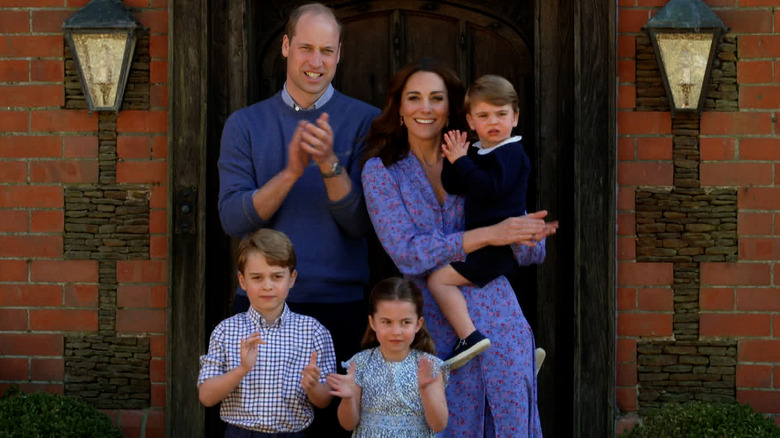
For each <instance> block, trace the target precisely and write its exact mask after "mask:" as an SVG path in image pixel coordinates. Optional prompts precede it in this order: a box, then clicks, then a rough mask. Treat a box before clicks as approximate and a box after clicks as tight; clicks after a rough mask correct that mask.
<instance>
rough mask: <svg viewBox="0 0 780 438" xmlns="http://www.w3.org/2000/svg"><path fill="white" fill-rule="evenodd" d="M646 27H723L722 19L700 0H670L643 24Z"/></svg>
mask: <svg viewBox="0 0 780 438" xmlns="http://www.w3.org/2000/svg"><path fill="white" fill-rule="evenodd" d="M645 27H646V28H647V29H658V28H664V29H669V28H671V29H712V28H725V27H726V26H725V25H724V24H723V21H722V20H721V19H720V17H718V16H717V15H716V14H715V13H714V12H712V9H710V8H709V7H708V6H707V5H706V4H704V2H702V1H701V0H670V1H669V3H667V4H666V6H664V7H663V8H661V10H660V11H658V13H657V14H655V15H654V16H653V18H651V19H650V20H649V21H648V22H647V24H646V25H645Z"/></svg>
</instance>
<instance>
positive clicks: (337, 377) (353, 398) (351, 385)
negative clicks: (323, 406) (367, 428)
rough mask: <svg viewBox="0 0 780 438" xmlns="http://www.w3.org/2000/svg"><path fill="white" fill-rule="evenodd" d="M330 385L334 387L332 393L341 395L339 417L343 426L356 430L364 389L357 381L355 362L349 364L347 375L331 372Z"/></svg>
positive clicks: (329, 376)
mask: <svg viewBox="0 0 780 438" xmlns="http://www.w3.org/2000/svg"><path fill="white" fill-rule="evenodd" d="M328 386H330V387H331V388H333V390H332V391H331V392H330V393H331V395H335V396H337V397H341V403H339V409H338V417H339V423H340V424H341V427H343V428H344V429H346V430H355V428H356V427H357V425H358V424H359V423H360V398H361V397H362V395H363V390H362V389H361V388H360V386H359V385H358V384H357V383H355V362H352V363H351V364H350V365H349V371H348V372H347V375H341V374H329V375H328Z"/></svg>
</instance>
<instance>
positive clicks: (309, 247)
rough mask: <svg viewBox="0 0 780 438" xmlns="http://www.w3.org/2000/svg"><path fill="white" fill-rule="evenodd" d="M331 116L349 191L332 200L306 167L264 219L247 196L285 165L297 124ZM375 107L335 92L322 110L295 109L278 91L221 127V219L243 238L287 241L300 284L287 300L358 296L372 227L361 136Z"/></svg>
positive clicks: (230, 231) (365, 276)
mask: <svg viewBox="0 0 780 438" xmlns="http://www.w3.org/2000/svg"><path fill="white" fill-rule="evenodd" d="M323 112H327V113H328V114H329V116H330V121H329V123H330V125H331V127H332V128H333V133H334V137H335V138H334V144H333V149H334V151H335V152H336V155H337V156H338V158H339V161H340V162H341V164H342V165H343V166H344V168H345V171H347V172H348V173H349V175H350V178H351V179H352V191H351V192H350V193H349V194H348V195H347V196H346V197H345V198H344V199H342V200H340V201H338V202H331V201H329V200H328V195H327V192H326V190H325V183H324V182H323V180H322V176H321V175H320V171H319V167H317V166H316V164H314V162H310V164H309V166H308V167H307V168H306V170H305V171H304V173H303V176H301V178H300V179H299V180H298V181H297V182H296V183H295V185H294V186H293V187H292V190H291V191H290V193H289V194H288V195H287V198H285V200H284V202H283V203H282V205H281V206H280V207H279V210H277V212H276V213H275V214H274V215H273V217H271V218H270V220H267V221H265V220H263V219H262V218H260V216H259V215H258V214H257V211H256V210H255V209H254V206H253V205H252V194H253V193H254V191H255V190H256V189H258V188H259V187H262V186H263V185H264V184H265V183H266V182H268V181H269V180H270V179H271V178H273V177H274V176H275V175H276V174H277V173H279V172H280V171H281V170H282V169H284V168H285V167H286V165H287V146H288V144H289V143H290V140H291V139H292V135H293V132H294V131H295V128H296V126H297V124H298V121H299V120H308V121H310V122H314V121H315V120H317V118H318V117H319V116H320V114H322V113H323ZM378 114H379V110H378V109H377V108H375V107H373V106H370V105H368V104H366V103H363V102H361V101H359V100H356V99H352V98H350V97H347V96H345V95H343V94H341V93H339V92H338V91H336V92H335V94H334V95H333V97H332V98H331V99H330V100H329V101H328V102H327V103H325V104H324V105H323V106H322V107H321V108H318V109H316V110H312V111H295V110H293V109H292V108H290V107H289V106H287V105H286V104H285V103H284V101H283V100H282V98H281V93H277V94H276V95H275V96H273V97H271V98H269V99H266V100H264V101H262V102H258V103H256V104H254V105H251V106H249V107H246V108H243V109H241V110H238V111H236V112H235V113H233V114H232V115H231V116H230V117H229V118H228V120H227V121H226V123H225V128H224V130H223V133H222V144H221V149H220V156H219V179H220V181H219V217H220V220H221V221H222V227H223V228H224V229H225V232H226V233H228V234H229V235H231V236H233V237H236V238H240V237H242V236H244V235H246V234H248V233H251V232H252V231H254V230H256V229H258V228H261V227H264V228H273V229H275V230H279V231H282V232H284V233H285V234H287V236H289V237H290V240H291V241H292V243H293V245H294V246H295V252H296V255H297V257H298V267H297V269H298V279H297V280H296V282H295V286H294V287H293V288H292V289H291V290H290V295H289V297H288V301H290V302H307V303H316V302H348V301H355V300H359V299H362V298H363V287H364V285H365V284H366V283H367V282H368V274H369V271H368V264H367V261H366V242H365V239H364V236H365V235H366V233H367V232H368V231H370V229H371V222H370V221H369V218H368V214H367V213H366V208H365V203H364V201H363V194H362V187H361V183H360V159H361V156H362V154H363V149H364V145H363V142H362V141H361V139H363V138H364V137H365V136H366V134H367V133H368V128H369V126H370V124H371V121H372V120H373V119H374V118H375V117H376V116H377V115H378Z"/></svg>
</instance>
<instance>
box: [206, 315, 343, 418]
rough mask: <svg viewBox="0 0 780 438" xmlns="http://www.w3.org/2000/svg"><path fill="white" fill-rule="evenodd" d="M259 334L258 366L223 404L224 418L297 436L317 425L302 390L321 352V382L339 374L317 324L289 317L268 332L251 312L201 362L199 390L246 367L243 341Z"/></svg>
mask: <svg viewBox="0 0 780 438" xmlns="http://www.w3.org/2000/svg"><path fill="white" fill-rule="evenodd" d="M255 332H259V333H260V338H261V339H262V340H263V341H264V342H265V344H261V345H260V350H259V353H258V355H257V363H256V364H255V366H254V368H253V369H252V371H250V372H249V373H248V374H247V375H246V376H244V378H243V379H242V380H241V383H239V385H238V386H237V387H236V388H235V389H234V390H233V391H232V392H231V393H230V394H229V395H228V396H227V397H225V399H224V400H222V405H221V407H220V417H221V418H222V420H223V421H225V422H226V423H228V424H232V425H234V426H238V427H242V428H245V429H250V430H254V431H258V432H264V433H280V432H298V431H301V430H304V429H306V428H307V427H308V426H309V424H311V422H312V420H313V419H314V412H313V409H312V404H311V403H310V402H309V400H308V398H307V396H306V391H305V390H304V389H303V387H302V386H301V371H302V370H303V368H304V367H305V366H306V365H308V364H309V360H310V358H311V353H312V352H313V351H316V352H317V366H318V367H319V368H320V381H321V382H324V381H325V376H326V375H328V374H331V373H335V372H336V354H335V353H334V351H333V341H332V340H331V337H330V333H329V332H328V330H327V329H325V327H323V326H322V324H320V323H319V322H317V320H315V319H314V318H311V317H308V316H305V315H300V314H298V313H294V312H292V311H290V309H289V308H288V307H287V304H285V305H284V310H283V311H282V315H281V316H280V317H279V319H277V321H276V323H274V324H273V325H271V326H269V325H267V324H266V322H265V320H264V319H263V317H262V316H261V315H260V314H259V313H258V312H257V311H256V310H255V309H254V308H252V307H251V306H250V307H249V310H248V311H246V312H245V313H239V314H237V315H234V316H232V317H230V318H228V319H226V320H224V321H222V322H221V323H219V325H217V327H216V328H214V331H213V332H212V334H211V340H210V341H209V350H208V353H206V354H205V355H203V356H201V357H200V374H199V375H198V385H200V384H201V383H203V382H204V381H205V380H207V379H209V378H212V377H216V376H219V375H222V374H225V373H226V372H228V371H230V370H232V369H233V368H236V367H237V366H239V365H240V364H241V339H245V338H246V337H248V336H249V335H250V334H252V333H255Z"/></svg>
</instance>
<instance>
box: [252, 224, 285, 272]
mask: <svg viewBox="0 0 780 438" xmlns="http://www.w3.org/2000/svg"><path fill="white" fill-rule="evenodd" d="M254 253H257V254H261V255H262V256H263V257H265V260H266V262H268V264H269V265H271V266H281V267H283V268H289V269H290V272H292V271H294V270H295V265H296V263H297V260H296V257H295V250H294V249H293V244H292V242H290V239H289V238H288V237H287V235H286V234H284V233H282V232H281V231H276V230H272V229H270V228H261V229H259V230H257V231H255V232H254V233H252V234H249V235H247V236H245V237H244V238H243V239H241V243H240V244H239V245H238V270H239V271H240V272H241V273H243V272H244V266H246V261H247V259H248V258H249V256H250V255H251V254H254Z"/></svg>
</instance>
